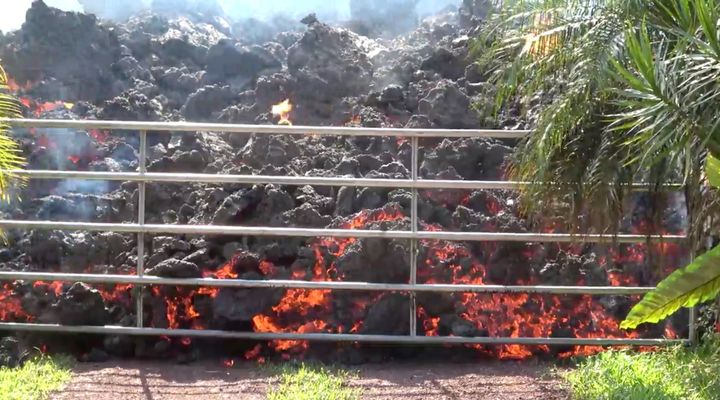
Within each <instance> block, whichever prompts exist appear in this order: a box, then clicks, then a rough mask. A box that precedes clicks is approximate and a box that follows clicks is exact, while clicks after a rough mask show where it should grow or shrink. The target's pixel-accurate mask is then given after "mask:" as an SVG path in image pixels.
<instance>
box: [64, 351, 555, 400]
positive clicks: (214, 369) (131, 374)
mask: <svg viewBox="0 0 720 400" xmlns="http://www.w3.org/2000/svg"><path fill="white" fill-rule="evenodd" d="M357 371H358V373H357V378H355V379H353V380H352V382H351V385H353V386H357V387H361V388H362V390H363V398H364V399H372V400H376V399H404V400H420V399H433V400H435V399H438V400H441V399H444V400H466V399H467V400H480V399H487V400H515V399H518V400H536V399H537V400H541V399H542V400H563V399H567V398H568V397H567V394H566V393H565V391H564V390H563V388H562V385H561V383H560V382H559V381H558V380H557V379H556V378H553V377H550V376H549V375H548V374H547V366H546V365H535V364H532V363H523V364H520V363H512V362H503V363H500V362H482V363H476V364H451V363H433V364H429V363H427V364H421V365H418V364H410V363H387V364H370V365H365V366H361V367H359V368H358V369H357ZM274 379H275V378H273V377H272V376H271V375H270V371H268V370H267V369H263V368H257V367H256V366H255V365H254V364H251V363H240V364H239V365H236V366H235V367H233V368H226V367H224V366H222V365H219V363H210V362H199V363H194V364H192V365H175V364H171V363H157V362H138V361H123V362H114V363H99V364H93V363H89V364H80V365H78V366H77V367H76V368H75V374H74V377H73V379H72V381H71V382H70V383H69V384H68V385H66V387H65V388H64V389H63V390H62V391H61V392H60V393H57V394H55V395H53V396H52V399H57V400H70V399H72V400H76V399H80V400H81V399H92V400H186V399H192V400H205V399H243V400H245V399H247V400H256V399H257V400H260V399H265V393H266V392H267V389H268V387H270V385H272V384H273V382H274Z"/></svg>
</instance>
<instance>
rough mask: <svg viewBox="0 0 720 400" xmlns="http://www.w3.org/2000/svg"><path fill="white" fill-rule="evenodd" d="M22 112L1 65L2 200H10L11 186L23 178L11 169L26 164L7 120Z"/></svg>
mask: <svg viewBox="0 0 720 400" xmlns="http://www.w3.org/2000/svg"><path fill="white" fill-rule="evenodd" d="M20 117H22V112H21V108H20V103H19V102H18V100H17V98H15V96H13V95H12V94H11V93H10V88H9V87H8V77H7V74H6V73H5V70H4V69H3V68H2V66H0V200H2V201H8V200H10V197H11V193H12V190H11V186H12V185H13V184H17V183H19V182H21V181H22V180H21V179H20V178H19V177H18V176H16V175H14V174H12V173H11V172H9V171H13V170H17V169H19V168H21V167H22V166H24V165H25V159H24V158H23V156H22V151H21V149H20V146H19V145H18V143H17V142H16V141H15V140H13V139H12V137H11V136H10V133H11V131H12V127H11V126H10V125H9V124H8V123H7V122H5V119H7V118H20Z"/></svg>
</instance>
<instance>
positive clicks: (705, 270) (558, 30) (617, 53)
mask: <svg viewBox="0 0 720 400" xmlns="http://www.w3.org/2000/svg"><path fill="white" fill-rule="evenodd" d="M719 18H720V0H585V1H582V0H537V1H521V0H516V1H509V2H505V4H504V5H503V7H502V9H501V10H500V11H499V12H498V13H497V16H496V17H495V19H494V21H493V23H491V24H490V25H489V27H488V28H487V29H486V30H485V32H484V33H483V35H481V36H480V38H479V40H478V42H477V49H476V50H477V51H478V54H482V56H480V61H479V62H480V64H482V66H483V67H485V68H486V69H489V70H490V71H492V75H491V76H490V78H491V79H493V80H494V81H495V82H496V83H497V84H498V85H499V86H501V87H503V88H504V89H503V90H502V91H501V92H500V96H499V97H498V106H499V107H502V106H507V105H509V104H511V103H512V102H517V101H521V102H522V104H524V105H525V110H526V111H528V117H529V118H531V121H530V123H531V124H532V125H533V129H534V131H533V133H532V134H531V135H529V137H528V138H527V139H526V140H524V141H523V142H522V143H521V144H520V146H519V148H518V151H517V152H516V158H515V159H514V162H513V166H512V170H511V178H512V179H515V180H519V181H525V182H528V183H529V185H528V186H527V187H526V188H525V189H524V192H523V197H522V198H523V199H525V201H524V202H523V204H524V206H525V209H526V210H527V211H528V212H529V213H530V214H531V215H541V216H543V215H547V210H548V209H552V208H555V209H560V210H562V211H563V212H564V215H565V216H566V217H569V218H567V219H566V220H567V221H568V228H570V229H572V230H574V231H583V232H585V231H596V232H612V233H617V232H618V228H619V226H618V221H620V220H621V219H622V216H623V215H624V214H625V213H626V211H627V207H626V205H627V203H628V202H627V199H628V197H629V195H630V192H631V190H632V186H631V185H630V183H632V182H644V183H646V184H647V188H648V189H649V190H650V192H651V198H653V199H659V200H660V201H659V202H658V203H657V204H655V205H654V211H655V212H656V214H657V215H659V211H660V210H661V208H662V206H663V204H662V199H664V198H665V197H666V196H664V195H663V193H665V192H666V191H667V188H666V187H664V185H667V184H668V183H672V182H681V183H683V184H684V185H685V188H686V189H685V190H686V198H687V205H688V212H689V215H690V216H691V221H690V222H691V227H690V228H691V237H692V239H693V241H692V242H693V249H694V248H695V247H696V246H697V245H698V244H699V243H701V242H702V241H701V240H700V238H705V237H707V236H708V235H710V234H712V233H713V232H714V231H715V229H714V228H715V227H714V225H713V224H712V221H713V219H712V217H713V216H714V215H715V214H713V213H714V212H715V210H716V209H717V208H716V206H717V203H718V196H717V195H716V192H715V190H714V189H712V188H704V186H705V183H709V184H711V185H712V186H715V187H716V188H717V187H718V183H720V168H718V167H719V165H718V164H720V162H719V161H718V159H719V158H720V118H717V117H716V114H717V113H718V111H719V110H720V103H719V101H720V34H719V32H718V26H717V21H718V20H719ZM533 115H536V117H534V119H533ZM705 167H706V168H705ZM550 203H553V204H554V205H558V204H560V205H567V207H566V208H565V209H563V208H562V207H547V205H548V204H550ZM568 211H569V212H568ZM718 293H720V249H718V248H716V249H713V250H711V251H709V252H707V253H706V254H705V255H702V256H700V257H698V258H696V259H695V261H694V262H693V263H691V264H690V265H688V266H687V267H685V268H683V269H680V270H678V271H676V272H674V273H673V274H671V276H669V277H668V278H667V279H666V280H664V281H663V282H661V283H660V284H659V285H658V288H657V289H656V290H655V291H653V292H651V293H649V294H648V295H646V297H645V298H644V299H643V300H642V301H641V302H640V303H639V304H638V305H637V306H636V307H635V308H633V310H632V311H631V313H630V315H629V316H628V318H627V320H626V321H624V322H623V324H622V326H623V327H624V328H634V327H636V326H637V325H639V324H641V323H644V322H657V321H659V320H661V319H663V318H665V317H666V316H668V315H669V314H671V313H673V312H674V311H676V310H677V309H678V308H680V307H683V306H686V307H690V306H694V305H695V304H697V303H699V302H703V301H707V300H709V299H712V298H714V297H716V296H717V295H718Z"/></svg>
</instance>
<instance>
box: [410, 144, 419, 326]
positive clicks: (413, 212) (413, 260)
mask: <svg viewBox="0 0 720 400" xmlns="http://www.w3.org/2000/svg"><path fill="white" fill-rule="evenodd" d="M411 142H412V156H411V162H410V164H411V165H410V168H411V177H412V180H413V183H417V180H418V138H417V136H413V137H412V139H411ZM417 208H418V190H417V188H416V187H413V188H412V201H411V206H410V229H411V230H412V233H413V235H415V234H417V231H418V209H417ZM417 254H418V243H417V238H415V237H414V236H413V238H412V239H411V240H410V284H411V285H413V286H415V285H416V284H417ZM416 335H417V298H416V292H415V291H413V292H411V293H410V336H416Z"/></svg>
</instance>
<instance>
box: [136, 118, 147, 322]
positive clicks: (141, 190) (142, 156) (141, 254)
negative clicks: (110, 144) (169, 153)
mask: <svg viewBox="0 0 720 400" xmlns="http://www.w3.org/2000/svg"><path fill="white" fill-rule="evenodd" d="M146 158H147V131H144V130H142V131H140V147H139V150H138V169H139V172H140V175H142V177H143V178H145V173H146V172H147V168H146V166H145V163H146ZM145 186H146V183H145V181H144V180H141V181H140V182H138V224H140V225H141V226H142V225H145ZM137 275H138V276H139V277H142V276H143V275H145V233H144V232H138V234H137ZM143 292H144V287H143V285H138V286H137V287H136V293H137V305H136V308H135V314H136V317H135V319H136V322H137V327H138V328H142V327H143Z"/></svg>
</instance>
